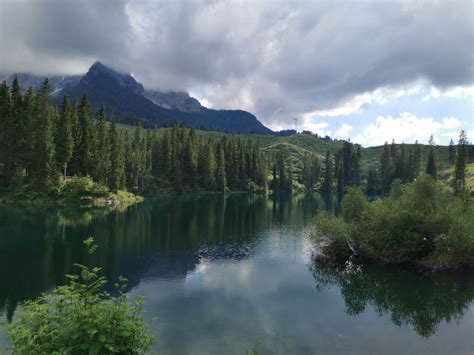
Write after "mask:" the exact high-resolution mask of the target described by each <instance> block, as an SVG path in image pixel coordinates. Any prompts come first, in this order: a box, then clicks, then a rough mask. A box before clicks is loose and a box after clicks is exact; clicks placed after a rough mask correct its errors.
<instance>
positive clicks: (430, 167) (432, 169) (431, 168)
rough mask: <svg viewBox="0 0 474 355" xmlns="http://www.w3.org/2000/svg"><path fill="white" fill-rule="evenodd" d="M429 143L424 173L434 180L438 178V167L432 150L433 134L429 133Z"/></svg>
mask: <svg viewBox="0 0 474 355" xmlns="http://www.w3.org/2000/svg"><path fill="white" fill-rule="evenodd" d="M429 145H430V148H429V151H428V161H427V163H426V173H427V174H428V175H431V176H432V177H433V179H435V180H436V179H437V178H438V167H437V164H436V154H435V150H434V146H435V141H434V138H433V135H431V137H430V141H429Z"/></svg>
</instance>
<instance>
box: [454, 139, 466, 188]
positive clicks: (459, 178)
mask: <svg viewBox="0 0 474 355" xmlns="http://www.w3.org/2000/svg"><path fill="white" fill-rule="evenodd" d="M468 144H469V142H468V140H467V134H466V131H465V130H461V133H459V141H458V151H457V159H456V167H455V169H454V184H455V186H454V187H455V190H456V191H457V192H460V191H462V190H464V189H465V187H466V164H467V158H468V149H467V148H468Z"/></svg>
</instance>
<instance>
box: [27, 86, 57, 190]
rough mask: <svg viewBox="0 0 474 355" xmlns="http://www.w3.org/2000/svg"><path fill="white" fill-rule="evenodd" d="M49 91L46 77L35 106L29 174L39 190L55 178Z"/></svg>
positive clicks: (49, 184) (48, 186) (48, 185)
mask: <svg viewBox="0 0 474 355" xmlns="http://www.w3.org/2000/svg"><path fill="white" fill-rule="evenodd" d="M50 93H51V87H50V85H49V81H48V79H46V80H45V81H44V82H43V84H42V86H41V90H40V93H39V95H38V101H37V107H36V112H37V114H36V122H35V126H36V129H35V136H34V152H35V159H34V162H33V166H32V174H31V179H32V182H33V184H34V185H35V186H36V187H37V188H38V189H39V190H41V191H45V190H47V189H48V188H50V187H51V186H52V185H53V184H54V182H55V180H56V173H55V162H54V142H53V127H52V122H53V117H52V114H53V113H52V110H51V108H50V107H49V95H50Z"/></svg>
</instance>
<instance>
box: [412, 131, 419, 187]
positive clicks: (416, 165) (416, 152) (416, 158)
mask: <svg viewBox="0 0 474 355" xmlns="http://www.w3.org/2000/svg"><path fill="white" fill-rule="evenodd" d="M420 165H421V147H420V145H419V144H418V141H417V140H416V141H415V146H414V147H413V166H412V171H413V178H414V179H416V178H417V177H418V175H420Z"/></svg>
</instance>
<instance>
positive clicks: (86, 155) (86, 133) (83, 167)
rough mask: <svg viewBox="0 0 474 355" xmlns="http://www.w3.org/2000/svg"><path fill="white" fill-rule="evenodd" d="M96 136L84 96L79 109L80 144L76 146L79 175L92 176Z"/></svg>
mask: <svg viewBox="0 0 474 355" xmlns="http://www.w3.org/2000/svg"><path fill="white" fill-rule="evenodd" d="M93 146H94V136H93V131H92V116H91V110H90V106H89V101H88V99H87V96H85V95H84V96H83V97H82V99H81V102H80V104H79V107H78V143H77V145H76V151H77V159H78V167H77V168H78V171H77V173H78V174H79V175H83V176H85V175H90V174H91V172H92V167H93V156H92V153H93Z"/></svg>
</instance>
